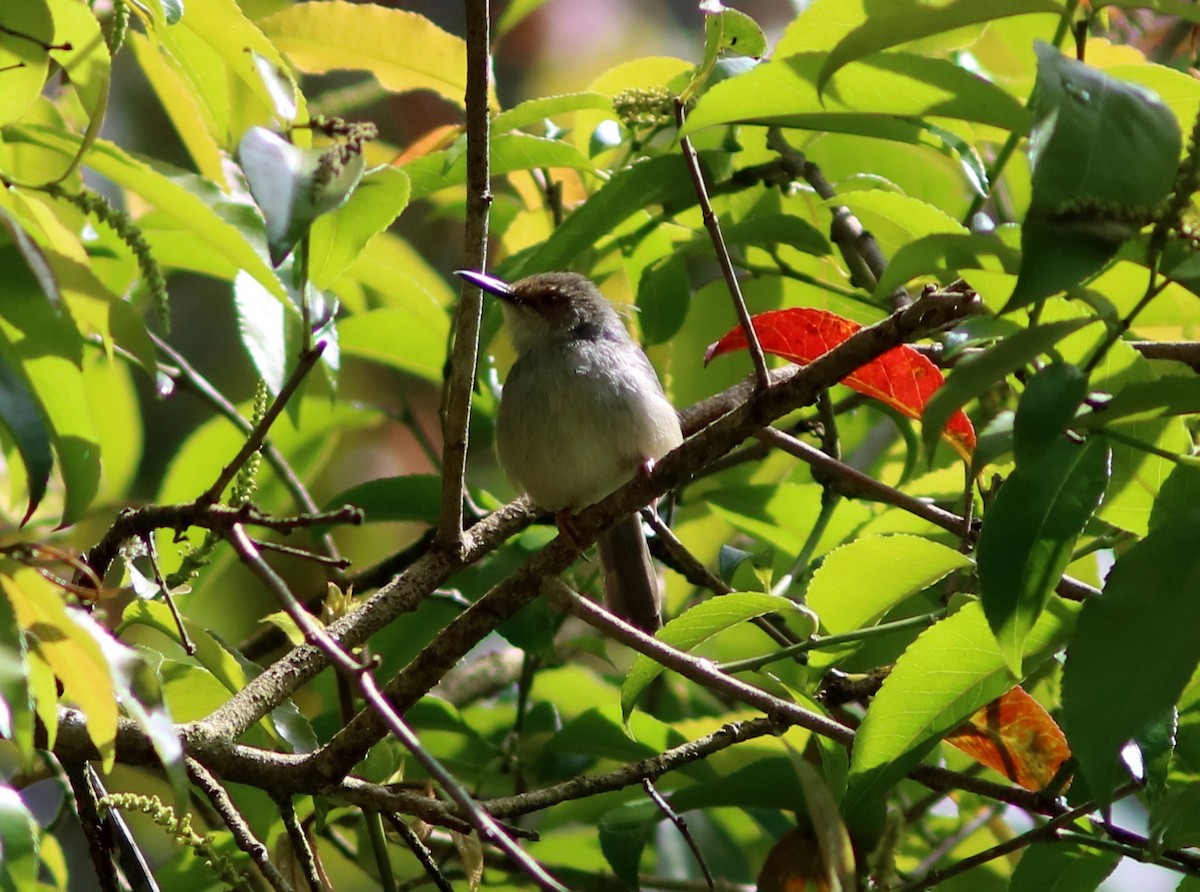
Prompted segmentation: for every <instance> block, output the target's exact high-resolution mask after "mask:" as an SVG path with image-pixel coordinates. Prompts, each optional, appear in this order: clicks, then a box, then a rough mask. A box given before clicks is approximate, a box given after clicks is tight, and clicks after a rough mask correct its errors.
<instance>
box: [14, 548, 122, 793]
mask: <svg viewBox="0 0 1200 892" xmlns="http://www.w3.org/2000/svg"><path fill="white" fill-rule="evenodd" d="M0 587H2V588H3V589H4V593H5V595H7V596H8V600H9V602H10V603H11V604H12V608H13V613H15V614H16V617H17V622H18V623H19V624H20V625H21V628H23V629H24V630H25V631H26V633H27V634H28V635H30V636H32V638H33V639H34V641H31V642H30V647H31V649H33V650H36V652H37V653H38V654H39V655H40V656H41V657H42V658H43V659H44V660H45V661H46V663H47V664H49V666H50V668H51V669H52V670H53V671H54V675H55V677H56V678H57V679H58V680H59V682H60V683H61V684H62V696H63V699H64V700H66V701H67V702H70V703H74V704H75V705H76V706H78V707H79V709H80V711H82V712H83V714H84V716H85V717H86V719H87V731H88V736H89V737H90V738H91V740H92V743H93V744H94V745H95V747H96V749H97V750H98V751H99V752H100V759H101V763H102V764H103V766H104V770H105V771H108V770H110V769H111V768H112V766H113V762H114V760H115V759H116V752H117V751H116V743H117V700H118V697H117V690H116V687H115V684H114V681H113V674H112V671H111V669H110V667H109V662H108V660H107V659H105V655H104V652H103V651H102V650H101V648H100V644H99V642H98V641H97V639H96V638H94V637H93V636H92V635H91V634H89V632H88V631H87V630H86V629H85V628H83V626H82V625H81V623H80V622H79V621H76V619H75V615H74V614H73V613H72V611H69V610H68V609H67V607H66V605H65V604H63V601H62V597H61V595H60V594H59V591H58V588H57V587H56V586H53V585H51V584H50V583H49V582H48V581H47V580H45V579H43V578H42V577H41V576H39V575H38V574H37V573H35V572H34V571H32V570H22V571H20V572H19V573H18V574H17V575H16V576H14V577H11V578H10V577H8V576H0ZM102 634H104V633H102Z"/></svg>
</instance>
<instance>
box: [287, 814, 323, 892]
mask: <svg viewBox="0 0 1200 892" xmlns="http://www.w3.org/2000/svg"><path fill="white" fill-rule="evenodd" d="M275 804H276V805H278V806H279V818H280V820H282V821H283V828H284V830H286V831H287V835H288V840H289V841H290V842H291V844H292V857H293V859H294V860H295V862H296V863H297V864H298V865H300V871H301V873H302V874H303V875H304V881H305V882H306V883H307V884H308V888H309V890H310V892H324V890H325V884H324V883H323V882H321V872H320V868H319V867H318V865H317V854H316V852H314V851H313V848H312V846H311V845H310V844H309V840H308V834H307V833H305V832H304V828H303V827H302V826H300V821H299V820H297V818H296V807H295V805H294V804H293V803H292V797H290V796H282V797H279V798H277V799H276V800H275Z"/></svg>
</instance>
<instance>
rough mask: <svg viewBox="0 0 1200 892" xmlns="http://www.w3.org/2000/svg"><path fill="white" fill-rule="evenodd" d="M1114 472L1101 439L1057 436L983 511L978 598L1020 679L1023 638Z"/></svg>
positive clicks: (1105, 446) (1039, 612)
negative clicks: (1075, 440) (1073, 439)
mask: <svg viewBox="0 0 1200 892" xmlns="http://www.w3.org/2000/svg"><path fill="white" fill-rule="evenodd" d="M1019 461H1020V459H1018V462H1019ZM1109 473H1110V463H1109V453H1108V446H1107V445H1106V444H1105V442H1104V439H1103V438H1102V437H1090V438H1089V439H1088V440H1087V442H1085V443H1083V444H1082V445H1081V444H1079V443H1075V442H1073V441H1071V440H1068V439H1066V438H1065V437H1061V436H1060V437H1059V438H1058V440H1057V442H1055V443H1054V445H1053V446H1051V447H1050V448H1049V449H1047V450H1046V452H1045V453H1044V454H1042V455H1041V456H1039V457H1038V458H1037V459H1036V460H1030V461H1029V462H1028V463H1026V464H1020V463H1018V465H1017V469H1016V470H1015V471H1013V473H1012V474H1011V475H1010V476H1009V478H1008V479H1007V480H1006V481H1005V482H1004V485H1003V486H1001V487H1000V493H999V495H997V496H996V500H995V502H993V503H992V505H991V507H990V508H988V511H987V513H986V514H985V515H984V518H983V529H982V531H981V532H980V535H979V548H978V553H977V555H976V560H977V562H978V565H979V591H980V599H981V601H982V603H983V611H984V614H985V615H986V616H987V619H988V624H989V625H990V626H991V627H992V631H993V632H994V633H995V635H996V640H997V642H998V643H999V645H1000V649H1001V651H1002V652H1003V653H1004V656H1005V659H1006V660H1008V663H1009V666H1010V667H1011V668H1012V670H1013V674H1014V675H1016V676H1018V677H1019V676H1021V674H1022V673H1021V657H1022V654H1023V653H1024V645H1025V638H1026V636H1027V635H1028V634H1029V631H1030V630H1031V629H1032V628H1033V626H1034V623H1036V622H1037V619H1038V617H1039V616H1040V615H1041V612H1042V609H1043V608H1044V607H1045V605H1046V600H1047V598H1049V597H1050V594H1051V592H1053V591H1054V588H1055V586H1056V585H1057V584H1058V581H1059V579H1060V578H1061V577H1062V573H1063V570H1065V569H1066V566H1067V564H1068V563H1070V561H1071V550H1072V549H1073V548H1074V546H1075V540H1076V539H1077V538H1078V537H1079V534H1080V532H1082V530H1083V527H1084V524H1086V523H1087V521H1088V520H1089V519H1090V518H1091V516H1092V514H1093V512H1095V510H1096V507H1097V505H1099V504H1100V498H1101V496H1102V495H1103V494H1104V487H1105V485H1106V484H1107V483H1108V477H1109Z"/></svg>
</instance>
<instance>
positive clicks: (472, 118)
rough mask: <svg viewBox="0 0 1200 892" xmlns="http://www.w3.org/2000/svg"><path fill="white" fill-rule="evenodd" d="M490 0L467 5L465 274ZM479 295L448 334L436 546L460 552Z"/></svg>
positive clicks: (475, 240)
mask: <svg viewBox="0 0 1200 892" xmlns="http://www.w3.org/2000/svg"><path fill="white" fill-rule="evenodd" d="M489 6H490V4H489V2H488V0H467V2H466V18H467V91H466V115H467V219H466V230H465V233H464V235H463V258H464V260H465V262H466V267H467V269H477V270H482V269H483V268H484V267H485V266H486V264H487V235H488V211H489V209H490V207H491V203H492V191H491V190H492V186H491V171H490V168H489V166H488V157H489V155H488V152H489V149H488V145H489V133H488V130H489V122H488V97H489V93H490V89H489V87H490V78H491V32H490V22H491V17H490V12H489ZM482 319H483V292H481V291H480V290H479V289H478V288H477V287H475V286H474V285H472V284H470V283H469V282H466V281H464V282H463V283H462V287H461V288H460V289H459V299H458V310H457V312H456V313H455V316H454V326H453V328H452V329H451V337H452V338H453V345H452V347H451V350H450V365H449V377H448V379H447V381H446V389H445V394H444V401H443V406H442V503H441V513H440V516H439V517H438V526H437V542H438V544H439V545H441V546H442V547H443V548H451V549H455V550H458V549H460V548H461V547H462V542H461V540H462V534H463V504H462V503H463V492H464V489H465V479H466V472H467V442H468V428H469V421H470V416H471V391H472V388H473V387H474V384H475V370H476V366H477V364H478V362H479V328H480V324H481V322H482Z"/></svg>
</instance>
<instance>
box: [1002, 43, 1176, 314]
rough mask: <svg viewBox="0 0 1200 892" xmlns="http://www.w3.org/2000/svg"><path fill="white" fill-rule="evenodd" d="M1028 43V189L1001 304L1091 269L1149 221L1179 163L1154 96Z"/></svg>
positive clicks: (1170, 119)
mask: <svg viewBox="0 0 1200 892" xmlns="http://www.w3.org/2000/svg"><path fill="white" fill-rule="evenodd" d="M1036 51H1037V55H1038V77H1037V85H1036V87H1035V89H1034V95H1033V98H1032V99H1031V101H1030V105H1031V106H1032V108H1033V111H1034V115H1035V121H1034V125H1033V132H1032V133H1031V135H1030V147H1029V161H1030V165H1031V166H1032V168H1033V193H1032V196H1031V198H1030V204H1029V214H1028V219H1027V220H1026V223H1025V228H1024V230H1023V231H1022V234H1021V249H1022V255H1023V257H1022V264H1021V274H1020V277H1019V278H1018V280H1017V287H1016V290H1015V291H1014V292H1013V295H1012V297H1011V298H1010V299H1009V302H1008V305H1007V306H1006V308H1005V309H1006V310H1011V309H1014V308H1016V307H1020V306H1024V305H1025V304H1027V303H1030V302H1032V301H1035V300H1039V299H1040V298H1043V297H1046V296H1047V295H1049V294H1052V293H1054V292H1055V291H1059V290H1062V289H1064V288H1068V287H1070V286H1071V285H1073V284H1075V283H1077V282H1080V281H1082V279H1084V278H1085V277H1087V276H1089V275H1091V274H1092V273H1094V272H1096V271H1097V270H1099V269H1100V267H1102V266H1103V265H1104V264H1105V263H1107V262H1108V260H1109V259H1110V258H1111V257H1112V256H1113V255H1114V254H1115V253H1116V252H1117V249H1118V248H1119V247H1120V246H1121V243H1122V242H1123V241H1125V240H1126V239H1127V238H1129V237H1131V236H1132V235H1134V234H1135V233H1136V232H1137V231H1138V230H1139V229H1141V228H1142V226H1144V225H1145V224H1146V223H1147V222H1149V221H1150V220H1151V219H1152V217H1153V215H1154V213H1155V212H1156V210H1157V207H1158V205H1159V203H1160V202H1161V201H1162V200H1163V199H1164V198H1166V196H1167V194H1168V193H1169V192H1170V191H1171V187H1172V185H1173V184H1174V182H1175V173H1176V168H1177V167H1178V163H1179V152H1180V143H1181V136H1180V132H1179V123H1178V122H1177V121H1176V120H1175V115H1174V114H1173V113H1172V112H1171V110H1170V109H1169V108H1168V107H1167V106H1166V105H1164V104H1163V103H1162V101H1161V100H1160V99H1159V98H1158V96H1156V95H1155V94H1154V93H1152V92H1151V91H1150V90H1148V89H1146V88H1145V87H1142V86H1140V85H1137V84H1131V83H1126V82H1123V81H1119V80H1117V79H1116V78H1113V77H1110V76H1108V75H1107V74H1104V73H1103V72H1101V71H1098V70H1097V69H1095V68H1091V67H1089V66H1088V65H1085V64H1083V63H1082V62H1076V61H1075V60H1073V59H1067V58H1065V57H1064V56H1063V55H1062V54H1061V53H1059V51H1058V50H1056V49H1054V48H1053V47H1050V46H1047V45H1046V44H1041V43H1039V44H1038V45H1037V46H1036Z"/></svg>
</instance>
